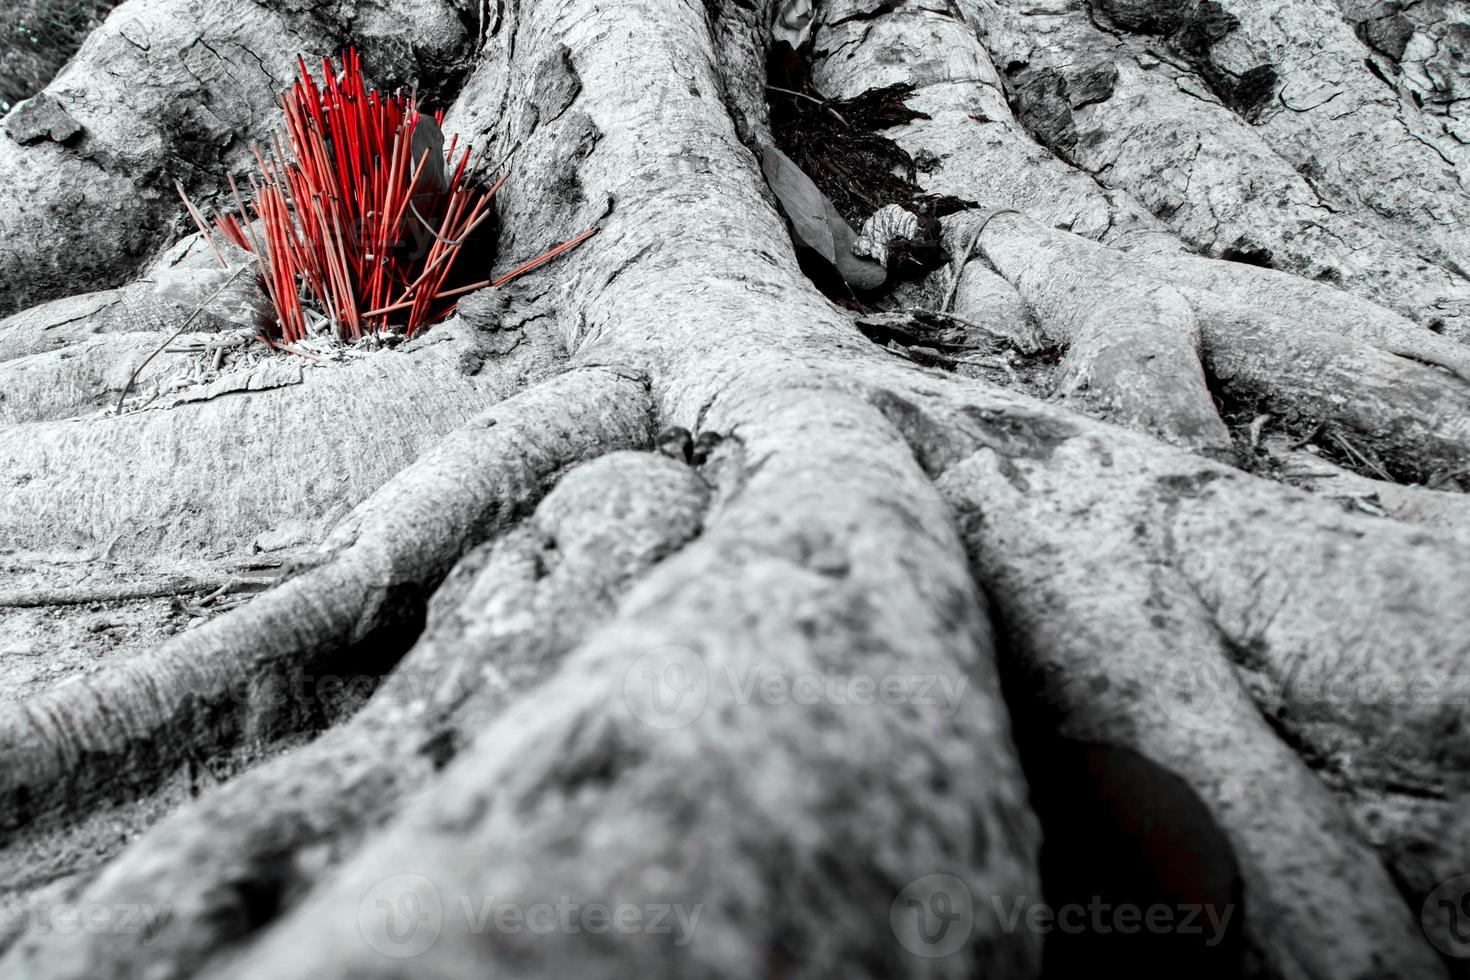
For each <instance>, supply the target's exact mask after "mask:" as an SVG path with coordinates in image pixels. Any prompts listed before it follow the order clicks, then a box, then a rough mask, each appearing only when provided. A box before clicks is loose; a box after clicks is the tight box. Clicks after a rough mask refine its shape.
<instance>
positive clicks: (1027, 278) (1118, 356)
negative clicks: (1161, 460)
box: [977, 212, 1230, 453]
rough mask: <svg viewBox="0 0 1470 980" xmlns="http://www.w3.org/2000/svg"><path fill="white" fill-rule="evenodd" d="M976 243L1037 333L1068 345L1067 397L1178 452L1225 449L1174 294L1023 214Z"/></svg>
mask: <svg viewBox="0 0 1470 980" xmlns="http://www.w3.org/2000/svg"><path fill="white" fill-rule="evenodd" d="M977 234H978V235H979V246H980V250H981V253H982V254H983V255H984V256H985V257H986V259H988V260H989V261H990V263H991V264H992V265H994V266H995V268H996V269H998V270H999V271H1000V273H1001V275H1003V276H1005V277H1006V279H1008V280H1009V281H1010V282H1011V283H1012V284H1013V285H1015V287H1016V288H1017V289H1018V290H1019V291H1020V293H1021V296H1022V298H1023V299H1025V300H1026V302H1027V304H1028V306H1029V307H1030V309H1031V312H1032V314H1033V315H1035V317H1036V319H1037V322H1038V324H1039V325H1040V328H1041V330H1042V332H1043V334H1044V335H1045V336H1047V337H1048V339H1050V340H1052V341H1053V342H1055V343H1058V344H1065V345H1067V347H1068V353H1067V356H1066V357H1065V358H1064V359H1063V361H1062V390H1063V393H1064V394H1066V395H1067V396H1068V397H1070V398H1075V399H1078V400H1080V401H1081V402H1083V404H1086V405H1089V406H1090V407H1091V408H1092V410H1093V411H1095V412H1097V413H1098V414H1101V415H1104V416H1107V417H1110V418H1116V419H1117V420H1118V421H1119V422H1122V423H1124V424H1127V425H1131V426H1135V427H1139V428H1142V429H1144V430H1145V431H1148V432H1152V433H1154V434H1156V435H1158V436H1159V437H1160V438H1163V439H1165V440H1167V441H1169V442H1172V443H1175V444H1177V445H1181V446H1185V447H1188V448H1192V449H1198V450H1204V451H1212V452H1214V453H1223V452H1225V451H1227V450H1228V448H1229V446H1230V433H1229V431H1228V430H1227V429H1226V428H1225V423H1223V422H1222V421H1220V416H1219V415H1218V414H1217V413H1216V411H1215V405H1214V402H1213V400H1212V399H1211V397H1210V392H1209V389H1208V388H1207V387H1206V386H1205V376H1204V372H1203V370H1202V369H1201V367H1200V359H1199V326H1198V324H1197V323H1196V320H1195V315H1194V311H1193V310H1192V309H1190V306H1189V304H1188V303H1187V302H1185V299H1184V297H1183V296H1182V295H1180V294H1179V292H1178V291H1177V290H1175V289H1173V288H1172V287H1171V286H1169V285H1167V284H1165V283H1162V282H1160V281H1158V280H1157V279H1155V278H1153V277H1151V276H1149V275H1148V274H1147V273H1146V272H1143V271H1141V270H1139V269H1138V268H1136V267H1135V266H1133V265H1131V264H1129V263H1128V262H1127V261H1126V260H1123V261H1120V259H1119V253H1117V252H1115V251H1113V250H1110V249H1108V248H1106V247H1104V246H1101V245H1094V244H1092V243H1090V242H1086V241H1085V240H1083V239H1081V238H1079V237H1077V236H1075V235H1070V234H1068V233H1065V232H1059V231H1053V230H1051V229H1049V228H1045V227H1042V226H1040V225H1038V224H1036V222H1034V221H1031V220H1030V219H1028V218H1026V217H1025V216H1024V215H1019V214H1014V213H1009V212H1003V213H997V214H995V215H994V216H993V217H991V218H989V219H988V220H986V221H985V224H984V226H983V228H980V229H978V230H977Z"/></svg>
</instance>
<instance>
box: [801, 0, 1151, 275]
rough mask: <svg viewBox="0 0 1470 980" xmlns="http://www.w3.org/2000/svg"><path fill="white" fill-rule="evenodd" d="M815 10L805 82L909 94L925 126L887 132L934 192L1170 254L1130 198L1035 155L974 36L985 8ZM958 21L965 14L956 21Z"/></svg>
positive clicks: (1042, 153)
mask: <svg viewBox="0 0 1470 980" xmlns="http://www.w3.org/2000/svg"><path fill="white" fill-rule="evenodd" d="M872 6H873V5H872V4H871V3H864V2H859V0H840V2H832V3H824V4H823V5H822V8H821V9H822V21H823V23H822V24H821V25H820V26H819V27H818V29H817V32H816V34H815V39H814V45H815V49H814V51H813V52H812V80H813V82H814V83H815V85H816V87H817V88H818V89H819V90H821V91H822V92H824V93H825V94H827V95H829V96H831V97H833V98H850V97H854V96H857V95H860V94H862V93H863V92H864V91H866V90H868V89H871V88H877V87H880V86H883V85H891V84H898V83H901V84H904V85H910V86H913V88H914V92H913V95H911V96H910V97H909V98H908V99H907V100H906V102H907V104H908V105H909V106H910V107H911V108H913V109H915V110H917V111H919V112H922V113H924V114H925V115H926V116H927V117H928V118H924V119H916V120H914V121H912V122H909V123H906V124H904V125H902V126H897V127H893V128H891V129H888V130H885V131H884V135H885V136H889V137H891V138H892V139H893V140H894V141H895V142H897V143H898V144H899V146H901V147H903V149H905V150H906V151H908V153H909V154H910V155H911V156H915V157H916V158H917V159H921V160H923V161H925V164H924V168H925V169H924V171H923V173H922V177H921V181H922V183H923V186H924V188H925V190H926V191H927V192H928V193H931V194H951V195H955V196H958V197H960V198H962V199H966V200H975V201H980V202H982V203H984V204H985V205H986V206H988V207H994V208H1014V209H1016V210H1018V211H1024V212H1025V213H1027V214H1030V215H1032V216H1033V217H1035V218H1036V219H1037V220H1038V221H1041V222H1043V223H1045V224H1046V225H1048V226H1050V227H1056V228H1066V229H1069V230H1071V231H1072V232H1074V233H1076V234H1078V235H1082V236H1083V237H1086V238H1090V239H1094V240H1097V241H1102V242H1105V243H1108V244H1120V245H1121V244H1123V243H1125V242H1127V243H1130V244H1136V245H1138V246H1139V247H1165V248H1169V247H1172V248H1176V249H1177V247H1178V246H1177V244H1176V243H1174V240H1173V237H1172V236H1170V235H1160V234H1158V232H1161V231H1164V228H1165V226H1164V225H1163V223H1162V222H1160V221H1159V220H1158V219H1156V218H1155V217H1154V216H1153V215H1151V214H1149V213H1148V212H1147V211H1146V210H1145V209H1144V208H1143V207H1142V206H1141V205H1140V204H1139V203H1138V202H1137V201H1135V200H1134V199H1133V198H1131V197H1130V196H1129V195H1128V194H1127V193H1125V192H1120V191H1112V190H1109V189H1107V188H1106V187H1103V186H1101V185H1100V184H1099V183H1098V182H1097V181H1096V180H1095V179H1093V177H1092V176H1091V175H1090V174H1085V173H1082V172H1080V171H1079V170H1077V169H1076V168H1075V167H1071V166H1068V165H1067V163H1066V162H1065V161H1064V160H1061V159H1058V158H1057V156H1056V154H1054V153H1051V152H1049V151H1048V150H1047V149H1046V148H1044V147H1040V146H1038V145H1037V144H1036V142H1035V141H1034V140H1032V139H1031V137H1030V136H1029V135H1028V134H1027V133H1026V131H1025V129H1023V128H1022V127H1021V125H1020V124H1019V123H1018V122H1017V121H1016V119H1015V117H1014V116H1013V115H1012V113H1011V110H1010V107H1009V106H1008V105H1007V104H1006V97H1005V91H1004V84H1003V81H1002V78H1001V75H1000V73H999V72H997V71H996V69H995V65H994V64H993V63H992V62H991V58H990V54H989V53H988V52H987V51H986V50H985V48H984V46H983V45H982V44H981V43H980V39H979V38H978V37H976V34H975V30H976V28H977V27H978V26H983V25H984V24H985V23H986V22H987V16H986V15H987V12H986V11H977V10H975V9H974V8H973V5H966V4H958V5H955V4H949V3H945V2H937V0H930V2H923V3H904V4H892V5H889V6H890V7H891V9H889V10H887V11H882V12H877V13H874V12H872V11H871V10H870V9H869V8H871V7H872ZM957 14H961V16H957Z"/></svg>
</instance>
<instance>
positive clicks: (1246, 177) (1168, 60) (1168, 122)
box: [970, 0, 1470, 339]
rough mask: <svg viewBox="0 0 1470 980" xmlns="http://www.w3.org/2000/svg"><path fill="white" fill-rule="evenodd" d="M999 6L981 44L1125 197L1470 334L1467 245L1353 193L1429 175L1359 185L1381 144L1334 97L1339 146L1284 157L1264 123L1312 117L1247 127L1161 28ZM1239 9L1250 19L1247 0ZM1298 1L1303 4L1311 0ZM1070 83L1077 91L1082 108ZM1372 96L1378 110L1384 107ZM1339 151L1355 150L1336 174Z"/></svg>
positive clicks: (1325, 127) (1460, 199)
mask: <svg viewBox="0 0 1470 980" xmlns="http://www.w3.org/2000/svg"><path fill="white" fill-rule="evenodd" d="M970 2H973V0H970ZM1002 6H1003V7H1004V8H1005V9H1006V12H1005V13H1004V14H1002V15H1000V16H992V17H990V18H988V19H986V21H985V23H986V25H987V27H988V29H989V30H988V34H987V39H986V43H987V46H988V47H989V48H990V51H991V54H992V56H993V57H994V58H995V60H996V61H997V62H1000V63H1004V64H1007V65H1010V66H1012V68H1011V69H1010V75H1009V81H1010V84H1011V89H1012V92H1013V93H1014V94H1015V99H1016V104H1017V107H1018V113H1019V114H1020V115H1021V116H1022V118H1023V119H1025V120H1026V121H1027V122H1028V126H1029V128H1030V129H1031V131H1032V133H1033V134H1034V135H1036V136H1037V138H1038V139H1039V140H1041V141H1042V142H1043V143H1044V144H1046V145H1048V146H1051V147H1052V148H1053V149H1055V150H1056V151H1057V152H1058V153H1061V154H1063V155H1064V156H1065V157H1066V158H1067V159H1068V160H1070V161H1071V162H1073V163H1075V164H1076V165H1077V166H1079V167H1081V168H1082V169H1083V170H1085V171H1087V172H1089V173H1092V174H1095V175H1097V176H1098V178H1099V179H1100V180H1101V181H1102V182H1103V183H1105V184H1106V185H1107V186H1108V187H1113V188H1118V189H1120V190H1123V191H1126V192H1127V193H1129V194H1132V195H1133V196H1134V197H1136V198H1137V199H1138V200H1139V201H1140V202H1142V203H1143V204H1144V205H1145V206H1146V207H1147V208H1148V209H1149V210H1150V211H1151V212H1152V213H1153V214H1155V215H1157V216H1158V217H1159V218H1161V219H1162V220H1163V221H1165V222H1166V223H1167V224H1168V226H1169V227H1170V228H1172V229H1173V230H1174V231H1175V232H1177V233H1178V235H1179V236H1180V238H1182V239H1183V240H1184V241H1186V242H1188V243H1189V244H1190V245H1192V246H1194V247H1195V248H1196V249H1199V250H1202V251H1205V252H1207V253H1208V254H1210V255H1212V256H1223V257H1240V258H1245V259H1247V260H1249V261H1253V262H1258V263H1262V264H1266V265H1269V266H1271V267H1273V268H1279V269H1283V270H1286V271H1290V272H1295V273H1298V274H1301V275H1303V276H1306V277H1308V278H1318V279H1323V280H1325V281H1328V282H1330V283H1332V284H1334V285H1340V286H1341V287H1342V288H1343V289H1345V290H1348V291H1350V292H1354V293H1358V294H1359V295H1363V296H1365V297H1367V298H1369V299H1372V300H1374V301H1375V302H1379V303H1382V304H1383V305H1385V306H1388V307H1390V308H1392V309H1394V310H1396V311H1398V312H1400V313H1402V314H1404V315H1405V316H1408V317H1410V318H1412V319H1414V320H1415V321H1417V322H1420V323H1423V324H1433V325H1437V326H1438V328H1439V329H1442V330H1444V331H1445V332H1446V333H1448V334H1449V335H1450V336H1452V337H1454V338H1456V339H1463V338H1464V337H1466V336H1470V319H1467V316H1470V313H1467V311H1470V283H1467V282H1466V280H1465V278H1464V273H1463V272H1462V271H1457V270H1462V269H1463V268H1464V266H1465V262H1466V259H1465V258H1464V257H1463V256H1461V255H1460V254H1459V253H1460V251H1461V250H1462V249H1461V248H1460V246H1456V249H1457V250H1456V251H1454V252H1453V253H1449V252H1446V251H1445V250H1444V248H1442V247H1437V246H1436V245H1435V243H1434V242H1433V241H1431V239H1430V236H1429V235H1428V234H1427V233H1424V232H1423V231H1420V230H1416V231H1415V232H1414V233H1413V234H1411V235H1410V236H1409V237H1411V238H1413V239H1414V240H1411V241H1405V240H1404V232H1403V229H1404V228H1410V229H1414V228H1416V225H1417V224H1418V223H1419V222H1420V221H1421V220H1422V217H1423V216H1422V215H1421V214H1418V213H1417V212H1416V214H1415V216H1414V217H1413V218H1410V217H1409V214H1408V212H1407V211H1402V210H1391V211H1387V212H1380V211H1379V210H1376V209H1374V208H1373V207H1369V206H1368V205H1367V204H1366V203H1360V202H1365V201H1367V200H1368V199H1373V198H1377V197H1381V196H1382V194H1383V193H1390V192H1381V191H1380V190H1379V188H1380V186H1381V185H1384V184H1393V185H1395V186H1397V185H1398V184H1399V183H1401V182H1402V183H1404V184H1405V185H1406V186H1414V185H1416V182H1417V181H1418V180H1419V179H1420V178H1419V176H1418V175H1416V176H1415V177H1410V176H1409V173H1408V172H1407V171H1404V172H1399V171H1395V172H1394V174H1393V176H1392V177H1391V178H1389V179H1387V180H1385V179H1384V176H1383V174H1382V173H1381V172H1379V171H1377V170H1374V169H1373V168H1374V164H1372V163H1368V164H1367V165H1366V166H1367V172H1368V173H1369V174H1376V176H1374V177H1372V178H1371V179H1372V182H1373V183H1372V184H1371V185H1368V184H1361V183H1360V182H1361V181H1362V180H1363V179H1367V178H1365V177H1364V167H1365V163H1364V161H1365V160H1366V161H1373V160H1374V159H1375V154H1376V153H1377V152H1378V149H1379V148H1381V147H1382V145H1383V144H1382V143H1380V142H1378V141H1377V139H1376V138H1375V139H1374V140H1373V141H1369V142H1364V141H1355V140H1354V139H1353V137H1352V133H1353V132H1354V127H1355V126H1356V125H1357V124H1356V123H1355V122H1353V121H1352V118H1351V116H1349V118H1348V119H1347V120H1346V121H1343V122H1335V121H1333V120H1334V119H1335V117H1336V113H1335V112H1334V111H1333V110H1332V107H1331V106H1329V107H1327V108H1326V109H1324V110H1322V111H1321V112H1316V113H1312V114H1311V118H1310V119H1309V120H1307V122H1306V125H1309V126H1312V127H1317V128H1316V130H1315V131H1316V133H1317V136H1316V140H1317V142H1318V144H1319V146H1325V145H1326V144H1328V143H1331V144H1333V147H1334V148H1333V149H1330V150H1327V149H1319V151H1318V153H1317V156H1315V157H1310V158H1308V157H1306V156H1303V155H1301V154H1300V153H1298V154H1297V155H1296V156H1291V152H1292V151H1291V150H1290V149H1288V148H1287V147H1284V146H1278V145H1277V142H1276V141H1275V140H1272V139H1271V138H1270V136H1269V135H1268V131H1270V130H1272V127H1273V126H1291V125H1297V123H1295V122H1289V121H1287V120H1286V119H1285V117H1286V116H1292V117H1293V118H1294V119H1296V120H1302V119H1306V117H1302V116H1298V115H1297V114H1296V113H1291V112H1287V111H1285V110H1282V111H1281V112H1280V113H1279V114H1278V115H1276V116H1275V117H1274V119H1275V121H1274V122H1273V123H1271V124H1269V125H1266V124H1263V125H1262V126H1261V127H1260V128H1257V127H1255V126H1253V125H1252V124H1251V123H1250V122H1248V121H1247V120H1246V119H1244V118H1241V116H1240V115H1239V114H1238V112H1237V111H1236V110H1235V109H1233V108H1231V106H1229V105H1227V104H1226V102H1223V101H1222V98H1221V97H1220V96H1217V95H1216V94H1215V93H1214V92H1212V91H1211V89H1210V85H1209V84H1208V82H1207V80H1206V79H1204V78H1202V77H1200V75H1199V74H1198V72H1197V70H1196V68H1195V67H1194V66H1191V65H1189V64H1184V63H1183V62H1182V61H1181V60H1180V59H1178V58H1175V57H1174V56H1172V55H1170V54H1168V52H1167V51H1165V50H1164V45H1163V42H1162V41H1161V40H1156V39H1149V38H1139V37H1131V36H1117V35H1113V34H1109V33H1107V32H1104V31H1103V30H1100V29H1099V28H1098V27H1097V26H1096V25H1095V24H1094V23H1093V22H1092V21H1091V20H1090V19H1089V17H1088V14H1087V12H1086V11H1087V10H1088V9H1091V8H1090V7H1087V8H1085V9H1084V7H1082V6H1078V5H1075V4H1061V3H1054V4H1051V5H1050V7H1051V8H1054V9H1052V11H1051V12H1052V13H1053V15H1052V16H1045V15H1043V14H1042V12H1041V11H1040V10H1036V9H1032V8H1030V7H1026V8H1025V9H1021V8H1022V5H1019V4H1016V3H1015V2H1014V0H1006V2H1005V3H1004V4H1002ZM1233 6H1237V7H1239V8H1240V9H1239V10H1237V13H1240V14H1241V17H1242V18H1245V17H1246V16H1247V15H1246V14H1245V13H1244V12H1243V11H1245V10H1246V8H1245V7H1244V6H1241V5H1233ZM1292 6H1293V11H1292V16H1296V15H1297V14H1298V13H1299V12H1300V11H1299V10H1298V9H1296V8H1298V7H1300V6H1302V5H1292ZM1251 9H1252V10H1254V9H1255V8H1251ZM1257 13H1259V11H1257ZM1257 13H1251V14H1250V15H1249V19H1251V20H1252V23H1256V22H1261V21H1264V20H1266V19H1267V18H1266V15H1265V14H1264V13H1260V14H1259V16H1257ZM1272 30H1273V31H1274V30H1275V28H1272ZM1248 33H1249V32H1248V31H1246V30H1240V31H1237V32H1235V33H1234V34H1233V35H1231V37H1230V38H1228V39H1227V40H1226V41H1225V42H1224V44H1225V46H1227V47H1229V46H1234V47H1233V50H1236V51H1238V50H1240V45H1242V44H1248V43H1249V42H1248V41H1246V40H1245V37H1246V35H1247V34H1248ZM1305 56H1306V57H1307V58H1309V59H1310V58H1312V57H1314V55H1310V54H1308V55H1305ZM1358 57H1359V60H1360V62H1361V54H1359V56H1358ZM1232 67H1239V66H1238V65H1234V64H1233V63H1232ZM1362 78H1363V79H1368V81H1369V82H1370V83H1371V82H1372V80H1371V79H1369V78H1368V76H1367V75H1363V76H1362ZM1353 84H1355V85H1356V84H1359V82H1358V81H1354V83H1353ZM1382 91H1383V94H1384V95H1386V96H1387V97H1388V100H1389V101H1391V102H1394V103H1397V101H1398V100H1397V99H1396V98H1394V97H1393V96H1392V93H1389V92H1387V90H1382ZM1066 93H1084V95H1082V96H1081V101H1079V103H1078V104H1077V105H1075V106H1074V105H1071V104H1070V103H1069V102H1068V99H1069V98H1071V96H1069V95H1066ZM1325 94H1330V93H1325ZM1226 101H1228V100H1226ZM1340 101H1341V100H1340ZM1334 104H1335V103H1334ZM1364 105H1365V106H1367V107H1368V110H1366V111H1370V114H1373V115H1374V116H1375V118H1376V117H1378V115H1379V114H1380V113H1381V112H1382V111H1383V108H1384V107H1383V106H1382V105H1377V104H1372V103H1364ZM1237 108H1238V107H1237ZM1345 108H1348V109H1351V108H1352V106H1351V105H1345ZM1274 111H1275V110H1274V109H1273V112H1274ZM1394 127H1395V128H1397V123H1395V124H1394ZM1337 140H1342V142H1340V143H1338V142H1334V141H1337ZM1400 142H1401V144H1412V147H1407V146H1406V147H1405V148H1403V149H1400V150H1396V151H1395V154H1397V157H1396V159H1399V160H1400V161H1401V162H1402V160H1404V159H1407V158H1409V157H1412V158H1414V159H1419V158H1420V157H1421V156H1422V157H1423V158H1424V159H1426V160H1431V161H1433V163H1432V165H1427V166H1426V167H1425V168H1423V169H1424V172H1426V173H1427V172H1429V171H1433V172H1434V175H1435V176H1434V177H1432V178H1425V179H1429V180H1432V181H1434V182H1437V183H1435V186H1441V185H1443V186H1445V187H1446V188H1447V189H1446V190H1445V191H1444V194H1445V197H1444V198H1443V201H1442V202H1441V205H1437V206H1443V207H1444V208H1446V209H1448V210H1449V211H1452V212H1453V211H1462V210H1464V209H1465V207H1466V206H1467V204H1466V200H1465V198H1464V193H1463V191H1462V190H1457V189H1454V188H1449V187H1448V185H1444V181H1443V178H1444V171H1445V169H1446V168H1445V164H1444V161H1443V160H1439V159H1437V158H1435V156H1434V154H1433V153H1432V152H1431V151H1430V150H1428V149H1427V148H1425V147H1424V146H1422V145H1419V144H1417V143H1415V142H1414V140H1413V139H1412V138H1411V137H1409V136H1408V135H1407V134H1405V138H1404V139H1403V140H1401V141H1400ZM1370 143H1371V147H1372V148H1370ZM1349 147H1351V149H1349ZM1283 154H1287V156H1283ZM1288 157H1290V158H1289V159H1288ZM1340 157H1341V158H1345V159H1346V160H1347V161H1348V162H1347V163H1345V166H1344V168H1342V169H1340V171H1339V172H1338V173H1336V174H1334V175H1333V176H1331V177H1330V178H1329V176H1328V174H1327V171H1328V170H1330V169H1334V168H1337V164H1336V163H1334V162H1332V161H1335V160H1337V159H1338V158H1340ZM1411 169H1412V168H1411ZM1324 181H1327V182H1328V183H1329V184H1333V182H1336V183H1335V184H1333V185H1332V186H1327V185H1324V183H1323V182H1324ZM1422 190H1423V189H1422V188H1420V190H1418V191H1415V192H1413V193H1420V192H1422ZM1436 214H1437V212H1436ZM1438 220H1439V219H1438V218H1437V217H1436V218H1435V219H1434V221H1435V222H1438ZM1435 227H1436V229H1439V230H1443V229H1442V228H1441V227H1440V226H1439V225H1438V224H1436V225H1435ZM1440 237H1441V238H1442V237H1443V236H1440ZM1426 257H1428V258H1429V259H1431V260H1432V261H1431V262H1426ZM1436 263H1437V264H1436Z"/></svg>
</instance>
